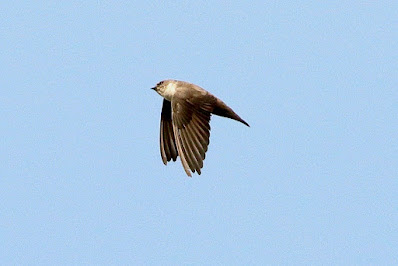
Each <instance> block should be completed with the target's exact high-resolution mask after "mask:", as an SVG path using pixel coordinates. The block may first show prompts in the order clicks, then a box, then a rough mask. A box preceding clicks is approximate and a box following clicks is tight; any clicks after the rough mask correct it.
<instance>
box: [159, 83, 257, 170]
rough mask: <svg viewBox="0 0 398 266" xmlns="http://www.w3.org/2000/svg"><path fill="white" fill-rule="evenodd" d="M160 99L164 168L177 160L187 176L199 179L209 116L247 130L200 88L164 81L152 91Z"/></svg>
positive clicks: (208, 131) (216, 99) (235, 115)
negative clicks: (227, 120)
mask: <svg viewBox="0 0 398 266" xmlns="http://www.w3.org/2000/svg"><path fill="white" fill-rule="evenodd" d="M152 89H153V90H155V91H156V92H157V93H158V94H159V95H160V96H162V97H163V98H164V99H163V107H162V114H161V119H160V154H161V156H162V161H163V163H164V164H165V165H167V162H169V161H171V159H173V161H175V160H176V159H177V156H178V155H179V156H180V159H181V163H182V166H183V167H184V170H185V172H186V173H187V175H188V176H192V175H191V172H192V173H194V172H195V171H196V172H197V173H198V174H199V175H200V174H201V170H200V169H201V168H202V167H203V160H204V159H205V155H206V151H207V148H208V146H209V138H210V116H211V114H215V115H219V116H223V117H228V118H231V119H234V120H236V121H239V122H241V123H243V124H245V125H246V126H248V127H249V124H248V123H246V122H245V121H244V120H243V119H242V118H240V117H239V115H237V114H236V113H235V112H234V111H233V110H232V109H231V108H230V107H228V106H227V105H226V104H225V103H224V102H223V101H221V100H220V99H218V98H217V97H215V96H214V95H212V94H211V93H209V92H208V91H206V90H204V89H202V88H201V87H199V86H197V85H195V84H192V83H188V82H185V81H179V80H164V81H161V82H159V83H158V84H157V85H156V87H153V88H152Z"/></svg>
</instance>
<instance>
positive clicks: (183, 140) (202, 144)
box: [172, 98, 213, 176]
mask: <svg viewBox="0 0 398 266" xmlns="http://www.w3.org/2000/svg"><path fill="white" fill-rule="evenodd" d="M212 108H213V107H212V104H211V103H206V102H204V103H201V104H200V105H199V104H194V103H192V102H190V101H189V100H188V99H180V98H174V99H173V101H172V124H173V131H174V137H175V140H176V144H177V150H178V154H179V155H180V159H181V162H182V165H183V167H184V170H185V172H186V173H187V175H188V176H191V172H190V171H192V172H195V171H197V172H198V174H199V175H200V174H201V171H200V169H201V168H202V167H203V160H204V159H205V154H206V151H207V148H208V146H209V138H210V116H211V111H212Z"/></svg>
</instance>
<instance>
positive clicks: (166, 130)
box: [160, 99, 178, 165]
mask: <svg viewBox="0 0 398 266" xmlns="http://www.w3.org/2000/svg"><path fill="white" fill-rule="evenodd" d="M160 154H161V156H162V161H163V163H164V164H165V165H166V164H167V162H168V161H170V160H171V159H173V161H175V160H176V159H177V156H178V152H177V146H176V142H175V138H174V132H173V124H172V122H171V102H169V101H168V100H166V99H164V100H163V107H162V115H161V118H160Z"/></svg>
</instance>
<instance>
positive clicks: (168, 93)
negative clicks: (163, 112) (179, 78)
mask: <svg viewBox="0 0 398 266" xmlns="http://www.w3.org/2000/svg"><path fill="white" fill-rule="evenodd" d="M176 88H177V84H175V83H169V84H167V86H166V88H165V90H164V92H163V95H162V96H163V97H164V98H165V99H166V100H168V101H171V99H172V98H173V96H174V93H175V92H176Z"/></svg>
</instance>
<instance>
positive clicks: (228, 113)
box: [212, 99, 250, 127]
mask: <svg viewBox="0 0 398 266" xmlns="http://www.w3.org/2000/svg"><path fill="white" fill-rule="evenodd" d="M212 113H213V114H215V115H219V116H223V117H228V118H231V119H234V120H236V121H239V122H241V123H243V124H245V125H246V126H248V127H250V126H249V124H248V123H246V121H245V120H243V119H242V118H240V116H239V115H237V114H236V113H235V112H234V111H233V110H232V109H231V108H230V107H229V106H227V105H226V104H225V103H224V102H223V101H221V100H220V99H217V103H216V107H215V108H214V110H213V112H212Z"/></svg>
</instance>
